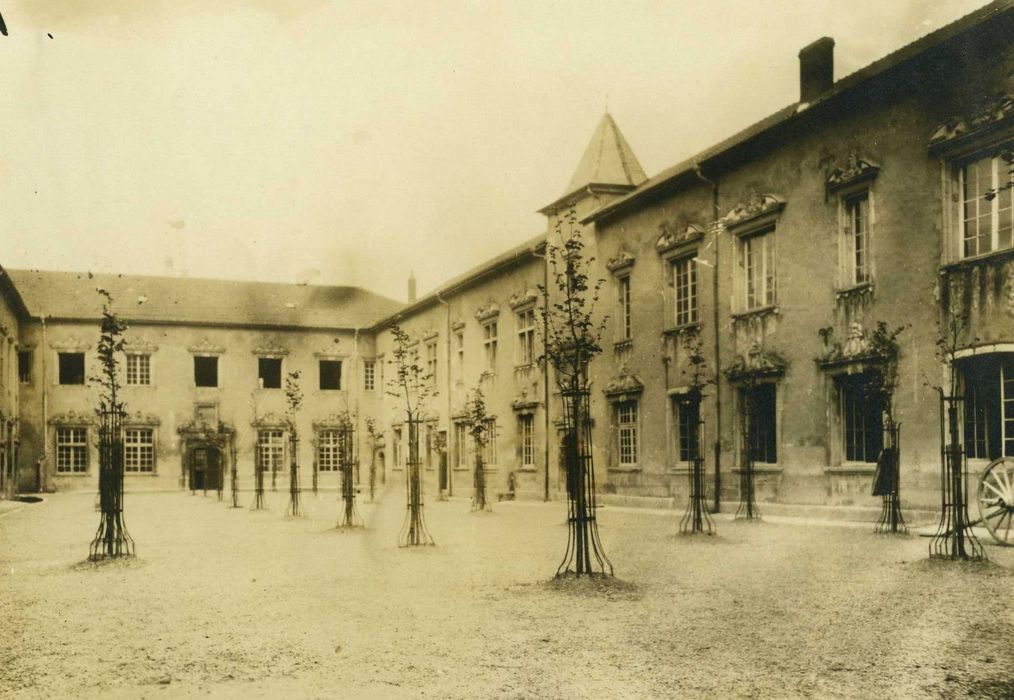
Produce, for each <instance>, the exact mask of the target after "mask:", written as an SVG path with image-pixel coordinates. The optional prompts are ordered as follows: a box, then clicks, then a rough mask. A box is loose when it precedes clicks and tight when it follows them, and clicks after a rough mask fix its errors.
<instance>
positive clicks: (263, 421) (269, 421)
mask: <svg viewBox="0 0 1014 700" xmlns="http://www.w3.org/2000/svg"><path fill="white" fill-rule="evenodd" d="M250 425H252V426H253V427H255V428H287V427H288V425H289V421H288V418H286V417H285V416H279V415H278V414H277V413H275V412H274V411H268V412H267V413H265V414H264V415H263V416H257V417H256V418H254V419H253V420H252V421H250Z"/></svg>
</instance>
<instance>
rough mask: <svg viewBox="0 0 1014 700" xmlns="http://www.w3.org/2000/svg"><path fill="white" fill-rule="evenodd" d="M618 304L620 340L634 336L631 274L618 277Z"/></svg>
mask: <svg viewBox="0 0 1014 700" xmlns="http://www.w3.org/2000/svg"><path fill="white" fill-rule="evenodd" d="M616 304H617V307H616V309H617V319H618V321H619V340H630V339H631V338H633V337H634V327H633V324H632V322H631V321H632V317H631V311H630V275H624V276H622V277H618V278H616Z"/></svg>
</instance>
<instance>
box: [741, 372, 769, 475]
mask: <svg viewBox="0 0 1014 700" xmlns="http://www.w3.org/2000/svg"><path fill="white" fill-rule="evenodd" d="M775 389H776V387H775V385H774V384H758V385H756V386H754V387H751V388H744V389H741V390H740V411H741V414H740V417H741V418H742V419H743V421H744V423H745V424H746V426H747V427H746V446H747V449H748V450H749V451H750V459H751V460H752V461H754V462H764V463H766V464H775V463H776V462H778V440H777V435H776V415H777V414H776V412H775V409H776V398H775V396H776V392H775Z"/></svg>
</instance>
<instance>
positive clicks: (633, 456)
mask: <svg viewBox="0 0 1014 700" xmlns="http://www.w3.org/2000/svg"><path fill="white" fill-rule="evenodd" d="M616 442H617V445H618V448H619V456H620V466H633V465H635V464H637V402H636V401H622V402H620V403H618V404H616Z"/></svg>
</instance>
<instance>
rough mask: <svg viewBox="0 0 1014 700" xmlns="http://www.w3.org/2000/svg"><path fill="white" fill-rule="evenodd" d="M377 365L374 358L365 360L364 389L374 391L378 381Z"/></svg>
mask: <svg viewBox="0 0 1014 700" xmlns="http://www.w3.org/2000/svg"><path fill="white" fill-rule="evenodd" d="M376 378H377V366H376V363H375V362H374V361H373V360H363V390H364V391H373V390H374V389H375V388H376V385H377V382H376Z"/></svg>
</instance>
